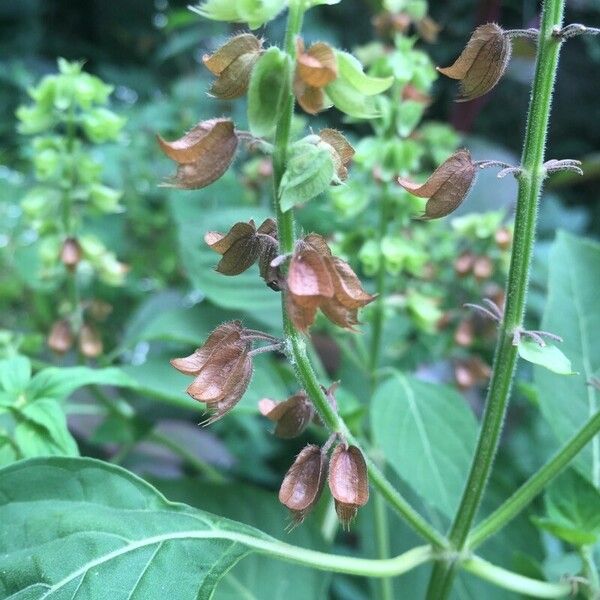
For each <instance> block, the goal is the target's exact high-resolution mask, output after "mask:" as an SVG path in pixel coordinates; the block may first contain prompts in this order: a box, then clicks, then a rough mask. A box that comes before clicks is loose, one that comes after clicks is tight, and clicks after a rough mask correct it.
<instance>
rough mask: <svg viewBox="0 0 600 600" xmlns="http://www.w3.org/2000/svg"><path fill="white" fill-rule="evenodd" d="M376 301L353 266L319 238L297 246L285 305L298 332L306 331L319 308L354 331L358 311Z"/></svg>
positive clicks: (308, 239) (307, 237) (309, 237)
mask: <svg viewBox="0 0 600 600" xmlns="http://www.w3.org/2000/svg"><path fill="white" fill-rule="evenodd" d="M375 298H376V296H373V295H371V294H368V293H367V292H365V290H364V289H363V288H362V285H361V283H360V280H359V279H358V277H357V276H356V274H355V273H354V271H353V270H352V268H351V267H350V265H349V264H348V263H347V262H345V261H343V260H342V259H340V258H338V257H337V256H333V255H332V253H331V250H330V249H329V246H328V245H327V243H326V242H325V240H324V239H323V238H322V237H321V236H320V235H317V234H315V233H311V234H310V235H307V236H306V237H305V238H304V239H302V240H299V241H298V242H297V243H296V248H295V250H294V254H293V255H292V258H291V261H290V265H289V269H288V273H287V279H286V306H287V311H288V314H289V316H290V318H291V319H292V322H293V323H294V326H295V327H296V328H297V329H300V330H301V331H306V330H307V329H308V328H309V327H310V326H311V325H312V324H313V323H314V320H315V316H316V313H317V309H318V308H320V309H321V311H322V312H323V314H324V315H325V316H326V317H327V318H328V319H329V320H330V321H331V322H332V323H335V324H336V325H339V326H340V327H345V328H347V329H353V328H354V326H355V325H357V324H358V309H359V308H361V307H363V306H366V305H367V304H369V302H372V301H373V300H374V299H375Z"/></svg>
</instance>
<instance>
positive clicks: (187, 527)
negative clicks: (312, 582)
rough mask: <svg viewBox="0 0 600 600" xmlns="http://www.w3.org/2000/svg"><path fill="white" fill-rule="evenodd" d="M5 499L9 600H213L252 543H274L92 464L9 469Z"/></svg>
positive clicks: (3, 545) (1, 493)
mask: <svg viewBox="0 0 600 600" xmlns="http://www.w3.org/2000/svg"><path fill="white" fill-rule="evenodd" d="M0 498H2V504H1V505H0V523H1V530H2V535H1V536H0V572H1V573H2V580H1V584H0V591H1V593H2V596H3V597H15V598H16V597H19V598H40V597H56V598H58V597H61V598H62V597H68V598H71V599H72V600H83V599H84V598H105V597H107V593H108V594H109V596H110V598H111V599H113V600H120V599H123V600H124V599H126V598H144V599H145V600H152V599H156V600H159V599H161V600H162V599H164V598H177V599H178V600H209V599H210V598H211V597H212V595H213V592H214V590H215V587H216V586H217V584H218V583H219V581H220V580H221V578H222V577H223V575H225V573H227V571H228V570H229V569H231V567H233V565H235V564H236V563H237V562H238V561H239V560H240V559H241V558H243V557H244V556H245V555H246V554H248V553H249V551H250V550H249V548H248V547H246V546H244V544H243V541H244V536H248V537H251V538H258V539H261V540H264V541H275V540H273V538H270V537H269V536H267V535H266V534H264V533H262V532H260V531H259V530H257V529H254V528H253V527H249V526H247V525H244V524H242V523H237V522H235V521H230V520H229V519H224V518H221V517H217V516H214V515H211V514H209V513H206V512H204V511H201V510H197V509H193V508H191V507H189V506H186V505H184V504H175V503H171V502H169V501H168V500H166V499H165V498H164V496H162V495H161V494H160V493H159V492H157V491H156V490H155V489H154V488H153V487H152V486H150V485H149V484H147V483H145V482H144V481H142V480H141V479H139V478H138V477H136V476H135V475H133V474H131V473H128V472H127V471H125V470H123V469H121V468H119V467H116V466H113V465H109V464H107V463H102V462H100V461H97V460H93V459H88V458H86V459H77V458H44V459H33V460H29V461H21V462H19V463H17V464H15V465H12V466H10V467H7V468H5V469H2V470H1V471H0ZM174 565H175V566H176V574H175V573H174V571H173V567H174ZM108 590H110V591H108Z"/></svg>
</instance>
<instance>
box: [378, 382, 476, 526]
mask: <svg viewBox="0 0 600 600" xmlns="http://www.w3.org/2000/svg"><path fill="white" fill-rule="evenodd" d="M370 412H371V430H372V432H373V439H374V441H375V443H376V444H377V445H378V446H379V447H380V448H381V449H382V450H383V452H384V454H385V456H386V458H387V460H388V463H389V465H390V467H392V468H393V469H394V470H395V471H396V472H397V473H398V475H400V477H402V479H404V480H405V481H406V482H407V483H409V484H410V485H411V487H412V488H413V489H414V490H415V491H416V492H418V493H419V495H420V496H421V497H422V498H424V499H425V500H426V501H427V502H428V503H429V504H430V505H431V506H433V507H435V508H436V509H438V510H439V511H441V512H442V513H443V514H445V515H446V516H448V517H452V516H453V514H454V510H455V508H456V506H457V504H458V501H459V499H460V495H461V493H462V491H463V487H464V484H465V479H466V475H467V472H468V470H469V464H470V461H471V456H472V454H473V449H474V448H475V440H476V437H477V423H476V421H475V417H474V416H473V413H472V412H471V409H470V408H469V407H468V405H467V403H466V402H465V400H464V399H463V398H462V397H461V396H460V394H458V392H456V391H455V390H453V389H451V388H449V387H444V386H440V385H432V384H430V383H425V382H423V381H420V380H418V379H415V378H414V377H409V376H406V375H404V374H402V373H399V372H396V373H395V374H394V375H393V376H392V377H390V379H388V380H387V381H385V382H383V383H382V384H381V385H380V386H379V387H378V388H377V390H376V392H375V395H374V397H373V401H372V404H371V411H370Z"/></svg>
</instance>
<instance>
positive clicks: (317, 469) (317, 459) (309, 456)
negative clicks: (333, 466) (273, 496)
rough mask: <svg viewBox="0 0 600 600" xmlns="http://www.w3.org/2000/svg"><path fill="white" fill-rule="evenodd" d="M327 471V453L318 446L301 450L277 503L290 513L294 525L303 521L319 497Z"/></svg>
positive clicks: (280, 491) (288, 473)
mask: <svg viewBox="0 0 600 600" xmlns="http://www.w3.org/2000/svg"><path fill="white" fill-rule="evenodd" d="M326 470H327V453H326V452H324V451H323V450H322V449H321V448H320V447H319V446H315V445H308V446H306V447H305V448H303V449H302V451H301V452H300V454H298V456H297V457H296V460H295V461H294V463H293V464H292V466H291V467H290V468H289V470H288V472H287V473H286V475H285V477H284V479H283V482H282V484H281V488H280V489H279V501H280V502H281V503H282V504H283V505H284V506H286V507H287V508H288V509H289V510H290V512H291V513H292V518H293V521H294V524H295V525H298V524H300V523H302V521H304V519H305V517H306V515H307V514H308V513H309V512H310V511H311V510H312V508H313V507H314V506H315V504H316V503H317V502H318V501H319V498H320V497H321V492H322V491H323V486H324V484H325V472H326Z"/></svg>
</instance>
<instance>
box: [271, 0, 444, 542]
mask: <svg viewBox="0 0 600 600" xmlns="http://www.w3.org/2000/svg"><path fill="white" fill-rule="evenodd" d="M303 13H304V8H303V2H302V1H301V0H292V1H291V2H290V6H289V15H288V24H287V30H286V34H285V49H286V52H287V53H288V55H289V57H290V60H291V61H294V59H295V56H296V47H295V38H296V36H297V35H298V34H299V33H300V29H301V27H302V18H303ZM293 114H294V94H293V90H292V85H291V81H290V82H289V90H288V93H287V100H286V103H285V105H284V108H283V110H282V112H281V115H280V117H279V121H278V123H277V129H276V131H275V144H274V149H273V184H274V195H273V197H274V202H275V210H276V213H277V228H278V236H279V251H280V253H281V254H288V253H290V252H292V251H293V249H294V244H295V241H296V237H295V232H294V216H293V210H288V211H287V212H283V211H282V210H281V207H280V204H279V186H280V184H281V179H282V177H283V174H284V172H285V164H286V159H287V147H288V145H289V141H290V129H291V123H292V117H293ZM282 315H283V316H282V318H283V331H284V335H285V341H286V351H287V354H288V356H289V358H290V362H291V364H292V365H293V367H294V372H295V375H296V379H297V380H298V382H299V384H300V385H301V386H302V387H303V388H304V390H305V391H306V393H307V394H308V396H309V398H310V399H311V401H312V403H313V404H314V406H315V408H316V410H317V411H318V413H319V416H320V418H321V420H322V422H323V425H324V426H325V427H327V429H329V430H330V431H331V432H337V433H340V434H342V435H343V436H344V437H345V438H346V439H347V440H348V443H350V444H354V445H358V442H357V440H356V439H355V438H354V436H353V435H352V434H351V433H350V431H349V430H348V427H347V426H346V424H345V423H344V421H343V420H342V419H341V418H340V416H339V415H338V414H337V412H336V411H335V410H334V409H333V408H332V407H331V405H330V404H329V402H328V400H327V398H326V397H325V394H324V393H323V390H322V389H321V386H320V384H319V380H318V379H317V376H316V374H315V372H314V369H313V367H312V365H311V362H310V359H309V357H308V353H307V348H306V340H305V338H304V337H303V336H302V335H301V334H300V333H299V332H298V331H297V330H296V329H295V328H294V325H293V324H292V322H291V320H290V318H289V317H288V315H287V311H286V309H285V300H284V298H282ZM365 460H366V461H367V469H368V472H369V478H370V482H371V485H373V487H375V488H376V489H377V490H378V491H379V493H380V494H381V495H382V496H383V498H385V499H386V501H387V502H388V503H389V504H390V506H391V507H392V508H393V509H394V510H395V511H396V512H398V513H399V514H400V515H401V516H402V517H403V518H404V519H405V521H406V522H407V523H408V524H409V525H410V526H411V527H412V528H413V529H414V530H415V531H416V532H417V533H419V534H420V535H421V536H422V537H423V538H425V539H426V540H428V541H429V542H431V543H432V544H433V545H434V546H436V547H445V546H446V545H447V543H446V540H445V539H444V537H443V536H442V535H441V534H440V533H439V532H438V531H436V530H435V529H434V528H433V527H432V526H431V525H430V524H429V523H428V522H427V521H426V520H425V519H424V518H423V517H422V516H421V515H420V514H419V513H418V512H417V511H416V510H414V508H412V506H410V504H409V503H408V502H407V501H406V500H405V499H404V497H403V496H402V495H401V494H400V493H399V492H398V491H397V490H396V489H395V488H394V487H393V486H392V484H391V483H390V482H389V481H388V480H387V479H386V477H385V476H384V474H383V473H382V472H381V471H380V470H379V469H378V468H377V466H376V465H375V464H374V463H373V461H372V460H370V459H369V457H367V456H365Z"/></svg>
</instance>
